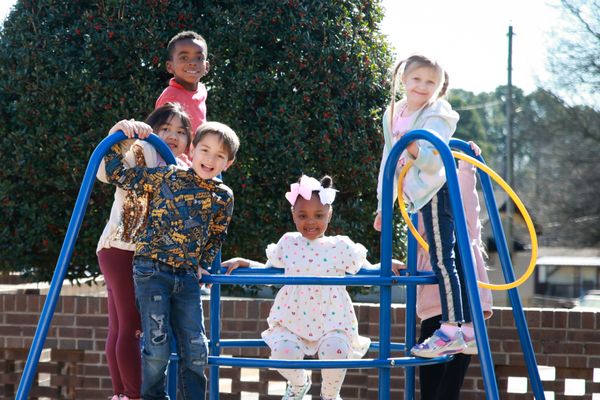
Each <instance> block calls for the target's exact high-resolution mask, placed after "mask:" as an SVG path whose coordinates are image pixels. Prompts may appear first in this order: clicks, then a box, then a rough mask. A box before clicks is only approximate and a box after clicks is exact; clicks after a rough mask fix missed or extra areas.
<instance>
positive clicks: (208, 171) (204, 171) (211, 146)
mask: <svg viewBox="0 0 600 400" xmlns="http://www.w3.org/2000/svg"><path fill="white" fill-rule="evenodd" d="M233 161H234V160H230V159H229V153H228V151H227V149H226V148H225V146H224V144H223V141H222V140H221V137H220V136H219V135H216V134H213V133H208V134H207V135H206V136H204V137H203V138H202V139H201V140H200V141H199V142H198V143H197V144H196V146H195V147H194V154H193V157H192V168H193V169H194V171H195V172H196V173H197V174H198V175H199V176H200V177H201V178H202V179H212V178H214V177H215V176H217V175H219V174H220V173H221V172H223V171H225V170H227V168H229V167H230V166H231V164H233Z"/></svg>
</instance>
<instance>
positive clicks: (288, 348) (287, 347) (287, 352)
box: [271, 340, 304, 360]
mask: <svg viewBox="0 0 600 400" xmlns="http://www.w3.org/2000/svg"><path fill="white" fill-rule="evenodd" d="M271 357H272V358H279V359H282V360H301V359H303V358H304V352H303V351H302V350H301V349H300V348H299V347H298V345H297V344H296V343H294V342H290V341H287V340H284V341H281V342H277V343H276V344H275V345H274V346H273V348H272V349H271Z"/></svg>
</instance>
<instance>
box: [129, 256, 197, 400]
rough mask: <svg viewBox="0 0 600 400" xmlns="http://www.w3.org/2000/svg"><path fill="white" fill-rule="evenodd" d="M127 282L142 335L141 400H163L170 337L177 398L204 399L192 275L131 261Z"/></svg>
mask: <svg viewBox="0 0 600 400" xmlns="http://www.w3.org/2000/svg"><path fill="white" fill-rule="evenodd" d="M133 278H134V283H135V297H136V302H137V304H138V308H139V310H140V317H141V321H142V331H143V337H142V398H144V399H145V400H159V399H160V400H163V399H168V396H167V394H166V391H165V388H166V376H165V371H166V369H167V365H168V363H169V356H170V353H171V347H170V343H171V335H174V337H175V339H176V341H177V346H178V348H177V350H178V354H179V356H180V360H179V371H178V377H179V380H180V384H179V389H180V394H181V395H182V398H183V399H185V400H188V399H204V398H205V393H206V376H205V375H204V367H205V366H206V363H207V360H208V342H207V339H206V334H205V330H204V318H203V315H202V303H201V301H200V286H199V285H198V276H197V274H196V272H195V271H192V270H191V269H189V268H182V269H177V268H173V267H171V266H169V265H167V264H165V263H162V262H160V261H156V260H150V259H147V258H144V257H136V258H134V261H133Z"/></svg>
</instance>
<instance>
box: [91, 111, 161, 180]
mask: <svg viewBox="0 0 600 400" xmlns="http://www.w3.org/2000/svg"><path fill="white" fill-rule="evenodd" d="M120 130H121V131H123V133H125V136H127V137H128V138H129V139H128V140H123V141H122V142H120V143H119V144H118V146H119V152H120V153H122V154H125V157H124V159H123V163H124V164H125V167H126V168H131V167H133V166H135V165H136V162H135V158H134V157H132V156H131V155H130V154H129V150H131V146H132V143H133V140H132V139H133V138H134V137H135V135H136V134H137V135H138V137H139V138H140V139H145V138H147V137H148V136H150V133H152V128H151V127H150V125H147V124H146V123H144V122H140V121H135V120H133V119H131V120H127V119H123V120H121V121H119V122H117V123H116V124H114V125H113V127H112V128H110V130H109V131H108V136H110V135H112V134H113V133H115V132H117V131H120ZM96 178H97V179H98V180H100V181H102V182H104V183H110V182H109V181H108V176H107V175H106V165H105V160H104V158H103V159H102V161H101V162H100V166H99V167H98V172H97V173H96Z"/></svg>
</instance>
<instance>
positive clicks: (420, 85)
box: [373, 55, 477, 358]
mask: <svg viewBox="0 0 600 400" xmlns="http://www.w3.org/2000/svg"><path fill="white" fill-rule="evenodd" d="M398 80H401V82H402V84H403V86H404V91H405V96H404V98H402V99H401V100H400V101H396V88H397V86H398V85H397V81H398ZM447 88H448V74H447V73H446V72H445V71H444V70H443V68H442V67H441V66H440V65H439V64H438V63H437V62H436V61H433V60H430V59H429V58H427V57H424V56H422V55H413V56H411V57H409V58H407V59H406V60H402V61H400V62H399V63H398V65H397V66H396V68H395V70H394V73H393V79H392V98H391V104H390V107H389V108H388V110H386V112H385V114H384V118H383V128H384V137H385V147H384V151H383V157H382V161H381V167H380V173H379V182H378V185H377V188H378V199H379V201H378V203H379V205H378V209H377V216H376V217H375V221H374V223H373V225H374V227H375V229H377V230H380V229H381V186H382V176H383V169H384V166H385V163H386V161H387V156H388V154H389V152H390V150H391V148H392V146H393V145H394V143H395V142H397V141H398V140H399V139H400V138H401V137H402V136H403V135H404V134H405V133H407V132H409V131H411V130H414V129H429V130H431V131H433V132H434V134H437V135H438V136H439V137H440V138H441V139H443V140H444V141H445V142H446V143H448V142H449V141H450V137H451V136H452V135H453V134H454V131H455V130H456V123H457V122H458V118H459V117H458V114H457V113H456V112H455V111H454V110H452V107H451V106H450V104H449V103H448V102H447V101H445V100H443V99H442V98H441V97H442V96H443V95H444V94H445V93H446V90H447ZM472 147H473V148H474V149H475V148H477V147H476V146H475V145H474V144H472ZM409 160H410V161H412V166H411V167H410V169H409V171H408V173H407V175H406V177H405V179H404V185H403V188H402V191H403V194H404V196H403V197H404V199H405V200H406V201H407V202H408V207H407V208H408V211H409V212H416V211H420V212H421V214H422V215H423V226H424V228H425V232H426V234H427V237H428V238H429V256H430V259H431V266H432V269H433V271H434V273H435V275H436V276H437V278H438V282H439V283H438V289H439V293H440V300H441V311H442V313H441V314H442V320H441V327H440V329H438V330H436V331H435V332H434V333H433V335H432V336H431V337H429V338H428V339H427V340H425V341H424V342H423V343H420V344H417V345H415V346H414V347H413V348H412V349H411V353H412V354H413V355H415V356H419V357H426V358H433V357H438V356H442V355H446V354H456V353H461V352H463V351H464V350H465V349H466V348H467V347H473V344H474V343H475V337H474V332H473V328H472V325H471V326H468V325H467V326H464V327H463V329H462V330H461V328H460V325H461V324H462V323H464V322H465V317H467V318H469V311H468V304H465V303H466V302H463V299H464V297H463V296H462V288H461V284H460V279H459V275H458V271H457V268H456V263H455V255H454V245H455V236H454V217H453V215H452V209H451V205H450V199H449V195H448V187H447V184H446V173H445V169H444V166H443V163H442V159H441V156H440V155H439V152H438V151H437V150H436V148H435V147H434V146H433V144H431V143H430V142H428V141H426V140H416V141H413V142H411V143H410V144H409V145H408V146H407V148H406V149H405V151H404V152H403V153H402V155H401V156H400V161H399V163H398V170H400V169H401V168H402V167H403V166H404V165H405V164H406V163H407V162H408V161H409ZM395 183H396V179H395V180H394V185H395ZM395 192H396V190H394V197H396V196H395Z"/></svg>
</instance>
